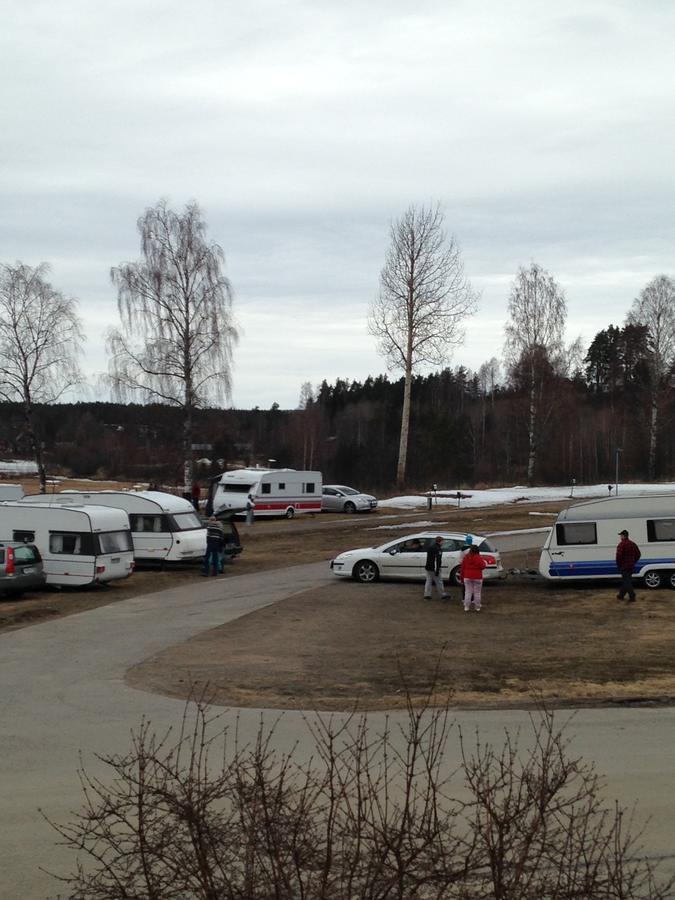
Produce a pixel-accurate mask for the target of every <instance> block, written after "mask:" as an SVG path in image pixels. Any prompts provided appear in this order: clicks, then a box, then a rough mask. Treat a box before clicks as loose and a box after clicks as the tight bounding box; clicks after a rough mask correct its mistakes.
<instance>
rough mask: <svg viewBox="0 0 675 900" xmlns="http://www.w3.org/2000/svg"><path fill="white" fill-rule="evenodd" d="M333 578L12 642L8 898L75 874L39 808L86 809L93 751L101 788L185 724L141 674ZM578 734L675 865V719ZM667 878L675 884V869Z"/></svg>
mask: <svg viewBox="0 0 675 900" xmlns="http://www.w3.org/2000/svg"><path fill="white" fill-rule="evenodd" d="M331 578H332V576H331V575H330V573H329V572H328V570H327V567H326V564H325V563H313V564H310V565H303V566H295V567H291V568H287V569H280V570H276V571H270V572H262V573H260V574H258V575H241V576H233V575H231V574H229V573H228V574H227V576H225V577H223V578H218V579H208V580H206V579H204V580H203V581H201V582H200V583H198V584H197V585H194V586H189V587H180V588H176V589H172V590H169V591H163V592H161V593H156V594H151V595H147V596H144V597H137V598H134V599H131V600H127V601H125V602H122V603H119V604H111V605H109V606H104V607H100V608H98V609H95V610H91V611H88V612H84V613H80V614H78V615H73V616H69V617H67V618H64V619H60V620H56V621H51V622H44V623H42V624H39V625H35V626H32V627H30V628H24V629H21V630H19V631H13V632H8V633H5V634H2V635H0V679H1V680H0V683H1V684H2V687H3V691H2V701H1V702H0V710H1V712H0V716H1V719H0V761H1V765H2V769H1V774H0V785H1V788H2V797H3V803H2V808H3V839H2V850H1V854H0V897H3V898H5V897H7V898H21V900H38V898H44V897H46V896H49V895H51V896H54V895H56V893H58V885H57V884H56V883H55V882H54V881H53V879H51V878H50V877H49V876H48V875H46V874H44V873H43V872H41V871H40V869H39V868H38V866H41V867H44V868H46V869H48V870H51V871H59V872H63V871H65V870H67V869H68V868H69V867H70V866H71V865H72V863H73V859H72V856H71V854H70V853H66V852H65V851H64V850H63V848H60V847H57V846H56V844H55V840H56V838H55V835H54V833H53V832H52V830H51V828H50V827H49V826H48V825H47V824H46V823H45V822H44V820H43V819H42V817H41V814H40V812H39V808H40V807H41V808H42V809H44V811H45V813H46V814H47V815H49V816H50V817H51V818H53V819H55V820H57V821H65V820H67V819H68V818H69V812H70V810H72V809H76V808H78V807H79V806H80V802H81V793H80V788H79V782H78V778H77V772H76V769H77V767H78V762H79V761H78V752H79V751H80V750H82V752H83V760H84V763H85V765H86V767H87V769H88V770H89V771H90V772H92V773H99V774H100V773H101V767H100V764H98V763H97V761H96V759H95V757H94V754H95V753H97V752H111V751H123V750H125V749H127V748H128V745H129V731H130V729H132V728H134V727H136V726H137V725H138V723H139V721H140V719H141V717H142V716H146V717H148V718H150V719H151V720H152V723H153V725H154V727H155V728H156V729H157V730H158V731H163V730H164V729H165V728H167V727H169V726H170V725H175V724H177V722H178V721H179V720H180V717H181V714H182V712H183V706H184V705H183V703H182V701H177V700H172V699H170V698H167V697H161V696H156V695H153V694H148V693H145V692H143V691H138V690H134V689H132V688H130V687H128V686H127V685H126V684H125V681H124V674H125V672H126V670H127V669H128V668H129V666H131V665H134V664H135V663H139V662H141V661H142V660H144V659H147V658H148V657H151V656H153V655H154V654H156V653H158V652H160V651H161V650H164V649H165V648H166V647H168V646H171V645H172V644H175V643H179V642H182V641H183V640H185V639H187V638H189V637H192V636H193V635H195V634H198V633H199V632H201V631H204V630H206V629H209V628H214V627H216V626H218V625H222V624H224V623H226V622H228V621H231V620H233V619H235V618H238V617H240V616H242V615H247V614H248V613H250V612H253V611H254V610H256V609H259V608H261V607H263V606H267V605H269V604H272V603H275V602H278V601H279V600H281V599H283V598H284V597H287V596H290V595H291V594H293V593H296V592H298V591H303V590H306V589H309V588H316V587H321V586H325V585H327V584H329V583H330V580H331ZM372 720H373V722H374V723H381V722H382V714H372ZM258 721H259V711H256V710H243V711H242V713H241V718H240V729H241V731H242V734H243V735H244V736H246V735H249V736H251V737H252V736H253V735H254V734H255V731H256V730H257V727H258ZM528 721H529V719H528V714H527V713H523V712H520V711H517V710H509V711H502V712H499V711H488V712H480V713H477V712H465V711H464V712H459V713H458V714H457V722H458V723H459V724H461V725H462V726H463V728H464V729H465V731H469V732H470V731H472V730H473V729H474V728H475V727H479V728H480V730H481V734H482V735H483V736H484V737H485V738H486V739H488V740H494V741H498V742H501V738H502V736H503V729H504V727H510V728H517V727H519V726H521V725H522V726H527V723H528ZM571 731H572V733H573V734H574V735H575V738H574V742H573V750H574V752H577V753H581V754H583V755H584V756H587V757H589V758H592V759H595V760H596V761H597V763H598V768H599V770H600V771H601V772H602V773H604V774H605V776H606V777H607V794H608V796H609V797H615V796H616V797H618V798H619V799H620V801H621V802H622V803H624V804H631V803H633V802H634V801H636V800H638V799H639V800H640V810H641V812H643V813H645V814H646V815H651V816H652V817H653V822H652V823H651V824H650V825H649V826H648V831H647V839H648V846H649V850H650V852H651V853H653V854H654V855H657V856H659V855H664V856H667V855H668V853H670V848H671V845H672V843H673V842H672V835H674V834H675V808H674V807H673V805H672V800H671V798H672V796H673V788H674V787H675V784H674V781H673V778H674V776H673V767H672V747H673V746H674V745H675V710H673V709H670V708H666V709H652V708H648V709H619V710H615V709H600V710H589V709H584V710H580V711H578V713H577V714H576V716H575V718H574V721H573V724H572V728H571ZM275 740H276V741H277V743H278V745H279V746H280V747H281V748H283V749H289V748H290V747H291V746H292V744H293V743H294V741H296V740H299V741H300V747H301V750H302V749H303V748H304V749H305V750H307V749H308V745H307V744H306V743H305V744H303V741H305V740H306V732H305V729H304V725H303V722H302V716H301V714H300V713H295V712H289V713H285V714H284V716H283V718H282V720H281V722H280V723H279V724H278V726H277V730H276V732H275ZM668 865H669V866H670V868H671V871H675V867H673V865H672V859H671V860H670V862H669V863H668Z"/></svg>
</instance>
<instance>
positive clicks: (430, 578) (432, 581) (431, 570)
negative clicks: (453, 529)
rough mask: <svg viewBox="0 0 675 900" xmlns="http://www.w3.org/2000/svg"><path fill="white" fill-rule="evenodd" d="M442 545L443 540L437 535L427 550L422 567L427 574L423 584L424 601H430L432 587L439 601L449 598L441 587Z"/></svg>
mask: <svg viewBox="0 0 675 900" xmlns="http://www.w3.org/2000/svg"><path fill="white" fill-rule="evenodd" d="M442 545H443V538H442V537H441V536H440V535H439V536H438V537H437V538H436V540H435V541H434V543H433V544H432V545H431V546H430V547H429V549H428V550H427V561H426V564H425V566H424V569H425V571H426V573H427V580H426V582H425V584H424V599H425V600H431V596H432V593H433V589H434V586H435V587H436V590H437V591H438V594H439V597H440V599H441V600H447V599H448V596H449V595H448V594H447V593H446V592H445V588H444V587H443V576H442V575H441V566H442V564H443V549H442Z"/></svg>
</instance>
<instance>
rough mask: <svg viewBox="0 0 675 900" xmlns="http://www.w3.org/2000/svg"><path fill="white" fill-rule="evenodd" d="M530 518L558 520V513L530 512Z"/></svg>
mask: <svg viewBox="0 0 675 900" xmlns="http://www.w3.org/2000/svg"><path fill="white" fill-rule="evenodd" d="M528 516H550V517H551V518H552V519H555V518H557V516H558V513H552V512H529V513H528Z"/></svg>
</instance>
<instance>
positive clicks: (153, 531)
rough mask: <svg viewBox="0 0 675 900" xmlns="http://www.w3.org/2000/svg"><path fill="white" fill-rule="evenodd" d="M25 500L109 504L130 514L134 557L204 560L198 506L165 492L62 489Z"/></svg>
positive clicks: (175, 560) (77, 504) (203, 529)
mask: <svg viewBox="0 0 675 900" xmlns="http://www.w3.org/2000/svg"><path fill="white" fill-rule="evenodd" d="M22 502H24V503H45V504H48V505H50V506H89V505H92V504H93V505H96V506H109V507H113V508H115V509H121V510H124V512H125V513H126V514H127V515H128V516H129V524H130V526H131V536H132V538H133V542H134V556H135V557H136V559H137V560H138V561H139V562H141V561H142V562H147V561H151V560H154V561H158V562H186V561H189V560H195V559H202V557H203V556H204V554H205V552H206V528H204V524H203V522H202V520H201V519H200V518H199V516H198V515H197V513H196V512H195V508H194V506H193V505H192V504H191V503H190V501H189V500H185V499H184V498H183V497H175V496H174V495H173V494H166V493H164V492H163V491H89V492H87V493H85V492H84V491H61V492H60V493H58V494H37V495H35V496H33V495H31V496H28V497H25V498H24V500H23V501H22Z"/></svg>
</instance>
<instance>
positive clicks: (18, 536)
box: [12, 531, 35, 544]
mask: <svg viewBox="0 0 675 900" xmlns="http://www.w3.org/2000/svg"><path fill="white" fill-rule="evenodd" d="M12 540H13V541H23V542H24V543H25V544H32V543H33V541H34V540H35V532H34V531H15V532H14V533H13V535H12Z"/></svg>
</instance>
